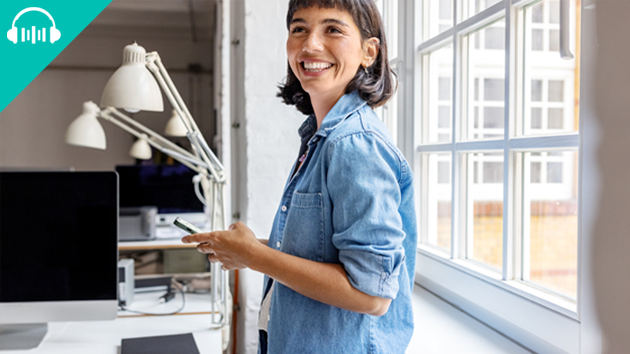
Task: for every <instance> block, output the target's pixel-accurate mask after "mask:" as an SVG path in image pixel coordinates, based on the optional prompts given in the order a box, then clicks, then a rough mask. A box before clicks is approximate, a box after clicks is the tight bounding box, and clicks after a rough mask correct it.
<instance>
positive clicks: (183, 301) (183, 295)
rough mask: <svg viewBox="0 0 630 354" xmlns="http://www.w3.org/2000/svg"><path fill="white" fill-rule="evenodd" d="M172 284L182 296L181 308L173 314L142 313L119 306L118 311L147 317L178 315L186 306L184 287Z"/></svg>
mask: <svg viewBox="0 0 630 354" xmlns="http://www.w3.org/2000/svg"><path fill="white" fill-rule="evenodd" d="M173 283H174V284H177V288H178V290H179V292H180V294H182V306H180V307H179V308H178V309H177V310H176V311H174V312H169V313H151V312H142V311H136V310H131V309H129V308H126V307H125V306H124V305H120V306H119V307H120V309H121V310H122V311H127V312H131V313H137V314H139V315H148V316H171V315H175V314H178V313H180V312H181V311H182V310H183V309H184V306H186V294H185V293H184V287H182V286H180V285H179V283H177V282H173Z"/></svg>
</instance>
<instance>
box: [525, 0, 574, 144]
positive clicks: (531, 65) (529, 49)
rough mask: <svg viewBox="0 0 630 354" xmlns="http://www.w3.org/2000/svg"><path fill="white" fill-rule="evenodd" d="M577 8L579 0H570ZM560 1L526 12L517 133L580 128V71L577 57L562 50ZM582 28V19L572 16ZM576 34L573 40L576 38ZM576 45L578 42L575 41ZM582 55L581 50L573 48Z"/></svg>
mask: <svg viewBox="0 0 630 354" xmlns="http://www.w3.org/2000/svg"><path fill="white" fill-rule="evenodd" d="M570 1H571V2H572V4H571V6H572V7H575V2H576V1H577V0H570ZM559 8H560V2H559V1H557V0H543V1H540V2H537V3H536V4H534V5H531V6H525V7H523V8H522V9H521V10H520V11H522V12H523V13H522V15H523V16H522V18H523V19H524V21H523V28H522V30H523V33H524V41H522V48H523V51H524V55H523V59H524V63H523V78H522V79H523V90H522V91H521V92H523V95H522V97H519V98H518V99H519V100H520V101H521V102H522V111H520V113H519V114H518V115H519V117H520V118H519V122H518V124H517V131H516V134H517V135H544V134H557V133H562V132H574V131H577V130H578V129H579V102H580V99H579V91H580V88H579V75H578V73H579V71H580V68H579V67H578V66H577V64H578V63H577V62H576V61H575V60H564V59H562V58H561V57H560V53H559V32H558V31H559V29H560V25H559V23H558V22H559V21H558V19H559ZM571 20H572V23H575V24H576V26H577V30H578V31H579V28H580V23H579V22H578V18H572V19H571ZM574 37H575V36H572V39H573V40H575V38H574ZM571 45H572V48H573V47H575V43H572V44H571ZM573 54H574V55H575V56H576V57H578V56H579V53H576V52H575V51H574V50H573Z"/></svg>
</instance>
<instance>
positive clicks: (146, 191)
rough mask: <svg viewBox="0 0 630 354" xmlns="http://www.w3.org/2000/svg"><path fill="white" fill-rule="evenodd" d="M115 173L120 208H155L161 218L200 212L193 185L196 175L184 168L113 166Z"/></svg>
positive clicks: (173, 166)
mask: <svg viewBox="0 0 630 354" xmlns="http://www.w3.org/2000/svg"><path fill="white" fill-rule="evenodd" d="M116 172H118V175H119V176H120V206H121V207H140V206H149V205H154V206H157V208H158V212H159V213H163V214H167V213H198V212H203V204H201V202H200V201H199V199H198V198H197V195H196V194H195V189H194V184H193V177H194V176H195V175H196V174H197V173H195V172H194V171H192V170H191V169H189V168H188V167H186V166H184V165H134V166H116Z"/></svg>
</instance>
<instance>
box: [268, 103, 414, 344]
mask: <svg viewBox="0 0 630 354" xmlns="http://www.w3.org/2000/svg"><path fill="white" fill-rule="evenodd" d="M299 133H300V136H301V137H302V148H301V151H300V155H301V154H302V153H303V152H305V151H307V147H308V154H307V156H306V159H305V160H304V162H303V165H302V167H301V168H300V169H299V170H298V171H297V172H296V173H295V174H294V175H293V176H292V177H289V180H288V181H287V183H286V186H285V189H284V193H283V195H282V200H281V203H280V206H279V207H278V211H277V213H276V216H275V219H274V223H273V228H272V231H271V235H270V238H269V243H268V244H269V246H270V247H273V248H274V249H278V250H280V251H282V252H285V253H288V254H292V255H295V256H298V257H301V258H305V259H309V260H313V261H317V262H325V263H336V264H341V265H343V267H344V269H345V271H346V273H347V276H348V280H349V281H350V283H351V284H352V286H354V287H355V288H356V289H358V290H360V291H362V292H364V293H366V294H369V295H373V296H379V297H383V298H388V299H392V302H391V305H390V307H389V310H388V311H387V313H386V314H385V315H383V316H380V317H378V316H372V315H365V314H360V313H357V312H352V311H348V310H343V309H340V308H337V307H334V306H330V305H326V304H324V303H321V302H319V301H316V300H313V299H311V298H308V297H306V296H303V295H301V294H299V293H297V292H295V291H293V290H291V289H290V288H288V287H286V286H284V285H282V284H280V283H277V282H276V283H275V285H274V291H273V293H272V294H271V307H270V312H269V322H268V328H267V333H268V336H267V338H266V341H267V343H266V344H267V348H268V351H265V350H264V348H259V351H260V352H261V353H265V352H268V353H270V354H281V353H291V354H294V353H318V354H325V353H331V354H332V353H404V352H405V349H406V348H407V345H408V344H409V341H410V339H411V335H412V333H413V311H412V305H411V289H412V287H413V277H414V267H415V254H416V239H417V231H416V214H415V207H414V192H413V178H412V171H411V170H410V167H409V165H408V164H407V161H406V160H405V159H404V157H403V156H402V154H401V152H400V151H399V150H398V149H397V148H396V147H395V146H394V144H393V143H392V142H391V138H390V136H389V133H388V132H387V129H386V128H385V125H384V124H383V123H382V122H381V121H380V120H379V118H378V117H377V116H376V114H375V113H374V111H373V110H372V108H370V107H369V106H368V105H367V104H366V103H365V101H363V100H362V99H361V98H360V97H359V95H358V94H357V93H356V92H353V93H349V94H346V95H344V96H343V97H341V98H340V99H339V101H338V102H337V104H336V105H335V106H334V107H333V108H332V110H331V111H330V112H329V113H328V115H327V116H326V117H325V118H324V120H323V122H322V125H321V127H320V128H319V130H317V122H316V120H315V116H314V115H311V116H310V117H309V118H307V120H306V121H305V122H304V124H303V125H302V127H301V128H300V131H299ZM295 168H296V166H294V169H295ZM264 284H265V285H264V289H263V291H264V294H266V292H267V291H268V290H269V287H270V284H271V281H270V278H269V277H265V282H264ZM263 297H264V296H263ZM261 342H262V343H261V346H264V345H265V343H264V340H263V341H261Z"/></svg>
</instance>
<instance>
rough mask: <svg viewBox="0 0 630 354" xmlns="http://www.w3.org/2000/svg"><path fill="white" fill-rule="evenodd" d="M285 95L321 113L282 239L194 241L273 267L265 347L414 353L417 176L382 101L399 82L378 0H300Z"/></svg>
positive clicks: (285, 206) (235, 260)
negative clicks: (378, 110)
mask: <svg viewBox="0 0 630 354" xmlns="http://www.w3.org/2000/svg"><path fill="white" fill-rule="evenodd" d="M287 27H288V30H289V37H288V40H287V56H288V61H289V69H288V77H287V80H286V83H285V84H284V85H283V86H282V87H280V93H279V96H280V97H282V98H283V99H284V101H285V103H287V104H290V105H295V106H296V107H297V108H298V110H300V111H301V112H302V113H304V114H307V115H309V116H308V118H307V119H306V121H305V122H304V123H303V125H302V127H301V128H300V129H299V134H300V136H301V138H302V146H301V148H300V153H299V155H298V156H299V158H298V161H296V163H295V166H294V168H293V172H292V174H291V176H290V177H289V180H288V181H287V183H286V187H285V191H284V193H283V196H282V200H281V204H280V207H279V209H278V211H277V214H276V217H275V220H274V224H273V229H272V232H271V235H270V238H269V240H268V242H267V240H257V239H256V237H255V235H254V234H253V232H252V231H251V230H250V229H249V228H248V227H247V226H245V225H244V224H243V223H240V222H239V223H236V224H234V225H231V226H230V228H229V230H228V231H217V232H211V233H204V234H196V235H191V236H187V237H185V238H184V239H183V240H184V242H199V243H200V244H199V246H198V249H199V250H200V251H201V252H204V253H207V254H208V255H209V256H208V258H209V259H210V261H211V262H221V263H223V267H224V269H238V268H244V267H249V268H251V269H253V270H256V271H259V272H262V273H264V274H266V277H265V287H264V294H263V297H264V298H263V303H262V306H261V313H260V321H259V328H260V329H261V331H260V333H261V335H260V347H259V351H260V352H261V353H267V352H269V353H273V354H277V353H404V351H405V349H406V347H407V345H408V343H409V340H410V338H411V335H412V332H413V317H412V307H411V288H412V285H413V274H414V265H415V249H416V222H415V210H414V200H413V187H412V173H411V170H410V168H409V165H408V164H407V162H406V161H405V159H404V157H403V156H402V154H401V153H400V152H399V151H398V150H397V149H396V147H395V146H394V144H393V143H392V142H391V138H390V137H389V134H388V132H387V129H386V128H385V126H384V125H383V124H382V122H381V121H380V120H379V119H378V117H377V116H376V115H375V113H374V111H373V110H372V108H373V107H378V106H380V105H383V104H384V103H385V102H386V101H387V100H388V99H389V98H390V97H391V96H392V94H393V92H394V90H395V83H394V79H393V73H392V71H391V69H390V67H389V65H388V61H387V46H386V41H385V35H384V32H383V25H382V21H381V19H380V16H379V13H378V10H377V9H376V7H375V5H374V2H373V0H291V1H290V3H289V12H288V15H287Z"/></svg>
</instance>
